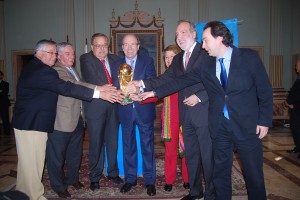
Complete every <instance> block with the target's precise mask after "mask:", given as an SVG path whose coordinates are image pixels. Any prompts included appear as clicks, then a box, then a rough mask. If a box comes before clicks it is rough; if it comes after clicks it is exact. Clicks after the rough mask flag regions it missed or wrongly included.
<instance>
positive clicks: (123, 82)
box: [118, 63, 133, 103]
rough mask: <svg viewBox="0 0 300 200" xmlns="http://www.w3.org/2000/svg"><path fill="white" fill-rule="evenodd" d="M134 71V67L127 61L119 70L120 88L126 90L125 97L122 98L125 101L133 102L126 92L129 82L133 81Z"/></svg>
mask: <svg viewBox="0 0 300 200" xmlns="http://www.w3.org/2000/svg"><path fill="white" fill-rule="evenodd" d="M132 78H133V71H132V67H131V66H130V65H128V64H126V63H123V64H121V65H120V67H119V70H118V79H119V83H120V89H121V90H122V91H123V92H124V94H125V98H124V99H123V100H122V102H123V103H131V102H132V99H131V98H130V96H129V94H126V93H125V89H126V87H127V86H128V84H129V82H130V81H132Z"/></svg>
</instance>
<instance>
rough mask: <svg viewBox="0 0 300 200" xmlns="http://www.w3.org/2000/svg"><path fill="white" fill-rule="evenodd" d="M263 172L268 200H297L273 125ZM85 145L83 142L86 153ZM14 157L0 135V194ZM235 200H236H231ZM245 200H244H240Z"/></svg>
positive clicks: (294, 172) (297, 177) (290, 163)
mask: <svg viewBox="0 0 300 200" xmlns="http://www.w3.org/2000/svg"><path fill="white" fill-rule="evenodd" d="M263 145H264V172H265V182H266V187H267V193H268V199H269V200H300V159H298V158H297V156H298V154H293V153H287V152H286V150H288V149H292V148H293V147H294V145H293V141H292V137H291V133H290V129H289V128H287V127H284V126H282V125H281V124H277V125H275V126H274V127H273V128H271V130H270V131H269V134H268V135H267V137H266V138H265V139H264V142H263ZM87 148H88V141H87V140H85V142H84V149H85V150H87ZM155 151H156V153H163V152H164V146H163V143H162V142H161V141H160V138H159V129H157V131H156V134H155ZM16 165H17V155H16V148H15V139H14V136H13V135H10V136H6V135H3V134H1V135H0V191H7V190H10V189H12V188H14V187H15V182H16ZM233 199H236V198H233ZM242 199H246V198H242Z"/></svg>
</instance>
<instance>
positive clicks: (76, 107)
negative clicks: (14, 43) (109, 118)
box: [46, 42, 95, 198]
mask: <svg viewBox="0 0 300 200" xmlns="http://www.w3.org/2000/svg"><path fill="white" fill-rule="evenodd" d="M56 47H57V52H58V55H57V62H56V64H55V65H54V67H53V68H54V69H55V70H56V71H57V72H58V75H59V77H60V78H61V79H63V80H65V81H70V82H73V83H76V84H79V85H83V86H86V87H89V88H92V89H93V88H95V85H92V84H88V83H85V82H82V81H81V80H80V76H79V75H78V73H77V70H76V69H75V68H73V66H74V62H75V50H74V47H73V46H72V45H71V44H70V43H67V42H62V43H59V44H57V46H56ZM82 117H83V116H82V101H81V100H79V99H76V98H72V97H67V96H63V95H59V96H58V101H57V111H56V118H55V124H54V131H53V132H52V133H50V134H48V141H47V150H46V159H47V170H48V175H49V179H50V185H51V188H52V189H53V190H54V191H55V192H56V193H57V194H58V196H59V197H61V198H68V197H71V195H70V193H69V192H68V186H73V187H74V188H75V189H76V190H79V189H81V188H83V187H84V185H83V184H82V183H81V182H80V181H79V169H80V163H81V157H82V140H83V132H84V122H83V118H82ZM65 170H66V173H65Z"/></svg>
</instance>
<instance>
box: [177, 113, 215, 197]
mask: <svg viewBox="0 0 300 200" xmlns="http://www.w3.org/2000/svg"><path fill="white" fill-rule="evenodd" d="M189 117H191V116H188V115H187V117H186V118H185V120H184V122H183V124H182V131H183V139H184V147H185V155H186V165H187V169H188V176H189V183H190V194H191V195H192V196H200V195H203V186H202V174H203V175H204V179H205V194H204V196H205V199H207V200H209V199H214V186H213V183H212V172H213V160H212V159H213V157H212V140H211V138H210V133H209V130H208V126H199V125H198V124H196V123H195V120H192V119H189Z"/></svg>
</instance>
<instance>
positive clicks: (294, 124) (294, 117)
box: [290, 110, 300, 151]
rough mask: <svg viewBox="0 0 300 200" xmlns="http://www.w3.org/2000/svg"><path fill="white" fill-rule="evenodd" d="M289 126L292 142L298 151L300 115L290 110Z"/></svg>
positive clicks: (299, 145) (299, 144)
mask: <svg viewBox="0 0 300 200" xmlns="http://www.w3.org/2000/svg"><path fill="white" fill-rule="evenodd" d="M290 125H291V131H292V136H293V140H294V143H295V146H296V148H297V150H298V151H300V113H299V112H295V111H293V110H291V118H290Z"/></svg>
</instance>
